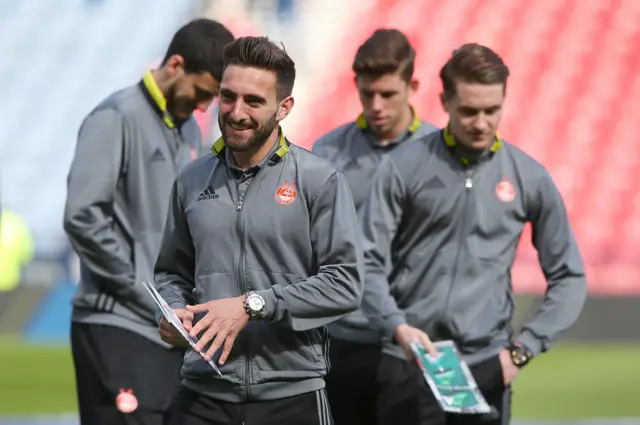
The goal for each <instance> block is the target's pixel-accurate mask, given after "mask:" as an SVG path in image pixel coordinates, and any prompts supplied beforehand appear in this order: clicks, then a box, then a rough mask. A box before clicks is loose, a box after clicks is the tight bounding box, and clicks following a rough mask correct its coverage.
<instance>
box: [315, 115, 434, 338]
mask: <svg viewBox="0 0 640 425" xmlns="http://www.w3.org/2000/svg"><path fill="white" fill-rule="evenodd" d="M435 130H438V128H437V127H435V126H433V125H431V124H429V123H426V122H422V121H420V120H419V119H418V117H417V116H416V115H415V113H414V120H413V122H412V123H411V125H410V126H409V128H408V129H407V131H406V132H405V133H404V134H403V135H402V136H400V137H399V138H398V139H396V140H394V141H391V142H390V143H388V144H386V145H384V146H383V145H380V142H379V140H378V139H377V137H376V136H375V134H373V133H372V132H371V131H370V129H369V128H368V126H367V122H366V120H365V118H364V116H363V115H360V116H359V117H358V119H357V120H355V121H354V122H351V123H348V124H345V125H343V126H341V127H338V128H336V129H334V130H332V131H330V132H329V133H327V134H325V135H323V136H322V137H320V138H319V139H318V140H317V141H316V142H315V143H314V144H313V152H314V153H317V154H318V155H320V156H322V157H325V158H327V159H328V160H329V161H331V163H333V165H334V166H336V167H337V168H338V169H340V170H341V171H342V172H343V173H344V175H345V176H346V178H347V181H348V182H349V185H350V187H351V192H352V193H353V200H354V202H355V205H356V211H358V212H359V213H360V212H361V210H362V205H363V204H364V202H365V200H366V198H367V197H368V196H369V191H370V189H371V182H372V179H373V175H374V174H375V171H376V170H377V169H378V166H379V165H380V161H381V160H382V158H383V157H384V156H386V155H387V154H389V153H390V152H392V151H393V150H394V149H395V148H396V147H397V146H399V145H400V144H401V143H409V142H411V141H414V140H417V139H419V138H420V137H422V136H424V135H426V134H428V133H430V132H432V131H435ZM328 328H329V331H330V333H331V336H332V337H334V338H340V339H343V340H347V341H355V342H360V343H376V344H377V343H380V334H379V333H378V332H377V331H376V329H374V328H373V327H372V326H371V325H370V323H369V320H368V319H367V317H366V316H365V314H364V313H363V312H362V310H361V309H358V310H356V311H354V312H353V313H351V314H349V315H348V316H346V317H345V318H343V319H341V320H339V321H337V322H335V323H332V324H330V325H329V326H328Z"/></svg>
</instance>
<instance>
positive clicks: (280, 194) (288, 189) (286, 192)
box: [276, 180, 298, 205]
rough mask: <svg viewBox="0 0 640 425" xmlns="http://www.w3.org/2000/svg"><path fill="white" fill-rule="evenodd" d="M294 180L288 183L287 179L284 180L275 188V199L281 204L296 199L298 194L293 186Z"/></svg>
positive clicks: (286, 203)
mask: <svg viewBox="0 0 640 425" xmlns="http://www.w3.org/2000/svg"><path fill="white" fill-rule="evenodd" d="M295 184H296V182H291V184H289V183H288V182H287V180H285V181H284V184H282V185H280V186H278V189H276V201H277V202H278V203H279V204H281V205H289V204H291V203H293V201H295V200H296V197H297V196H298V191H297V190H296V187H295Z"/></svg>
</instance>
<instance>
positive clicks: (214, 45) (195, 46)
mask: <svg viewBox="0 0 640 425" xmlns="http://www.w3.org/2000/svg"><path fill="white" fill-rule="evenodd" d="M233 39H234V37H233V34H231V31H229V30H228V29H227V28H226V27H225V26H224V25H222V24H221V23H219V22H217V21H213V20H211V19H204V18H200V19H194V20H193V21H191V22H189V23H188V24H186V25H184V26H183V27H182V28H180V29H179V30H178V31H177V32H176V33H175V35H174V36H173V39H172V40H171V43H170V44H169V48H168V49H167V53H166V54H165V56H164V60H163V61H162V63H163V64H165V63H166V62H167V60H168V59H169V58H170V57H171V56H173V55H180V56H182V58H183V59H184V70H185V72H187V73H190V74H200V73H202V72H208V73H209V74H211V75H212V76H213V78H215V79H216V80H218V81H220V80H221V79H222V68H223V62H222V55H223V52H224V47H225V46H226V45H227V44H229V43H230V42H232V41H233Z"/></svg>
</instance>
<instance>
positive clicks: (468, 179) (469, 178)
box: [464, 177, 473, 189]
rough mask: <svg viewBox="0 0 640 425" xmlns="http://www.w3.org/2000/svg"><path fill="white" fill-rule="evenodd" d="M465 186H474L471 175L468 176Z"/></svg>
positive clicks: (468, 187)
mask: <svg viewBox="0 0 640 425" xmlns="http://www.w3.org/2000/svg"><path fill="white" fill-rule="evenodd" d="M464 187H466V188H467V189H471V188H472V187H473V181H472V180H471V177H467V179H466V180H465V181H464Z"/></svg>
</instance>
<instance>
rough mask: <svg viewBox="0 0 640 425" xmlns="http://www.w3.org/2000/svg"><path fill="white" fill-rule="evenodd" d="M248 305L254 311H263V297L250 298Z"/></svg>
mask: <svg viewBox="0 0 640 425" xmlns="http://www.w3.org/2000/svg"><path fill="white" fill-rule="evenodd" d="M247 304H248V305H249V308H250V309H251V310H252V311H259V310H262V307H264V300H263V299H262V297H261V296H255V295H254V296H252V297H249V299H248V300H247Z"/></svg>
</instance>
